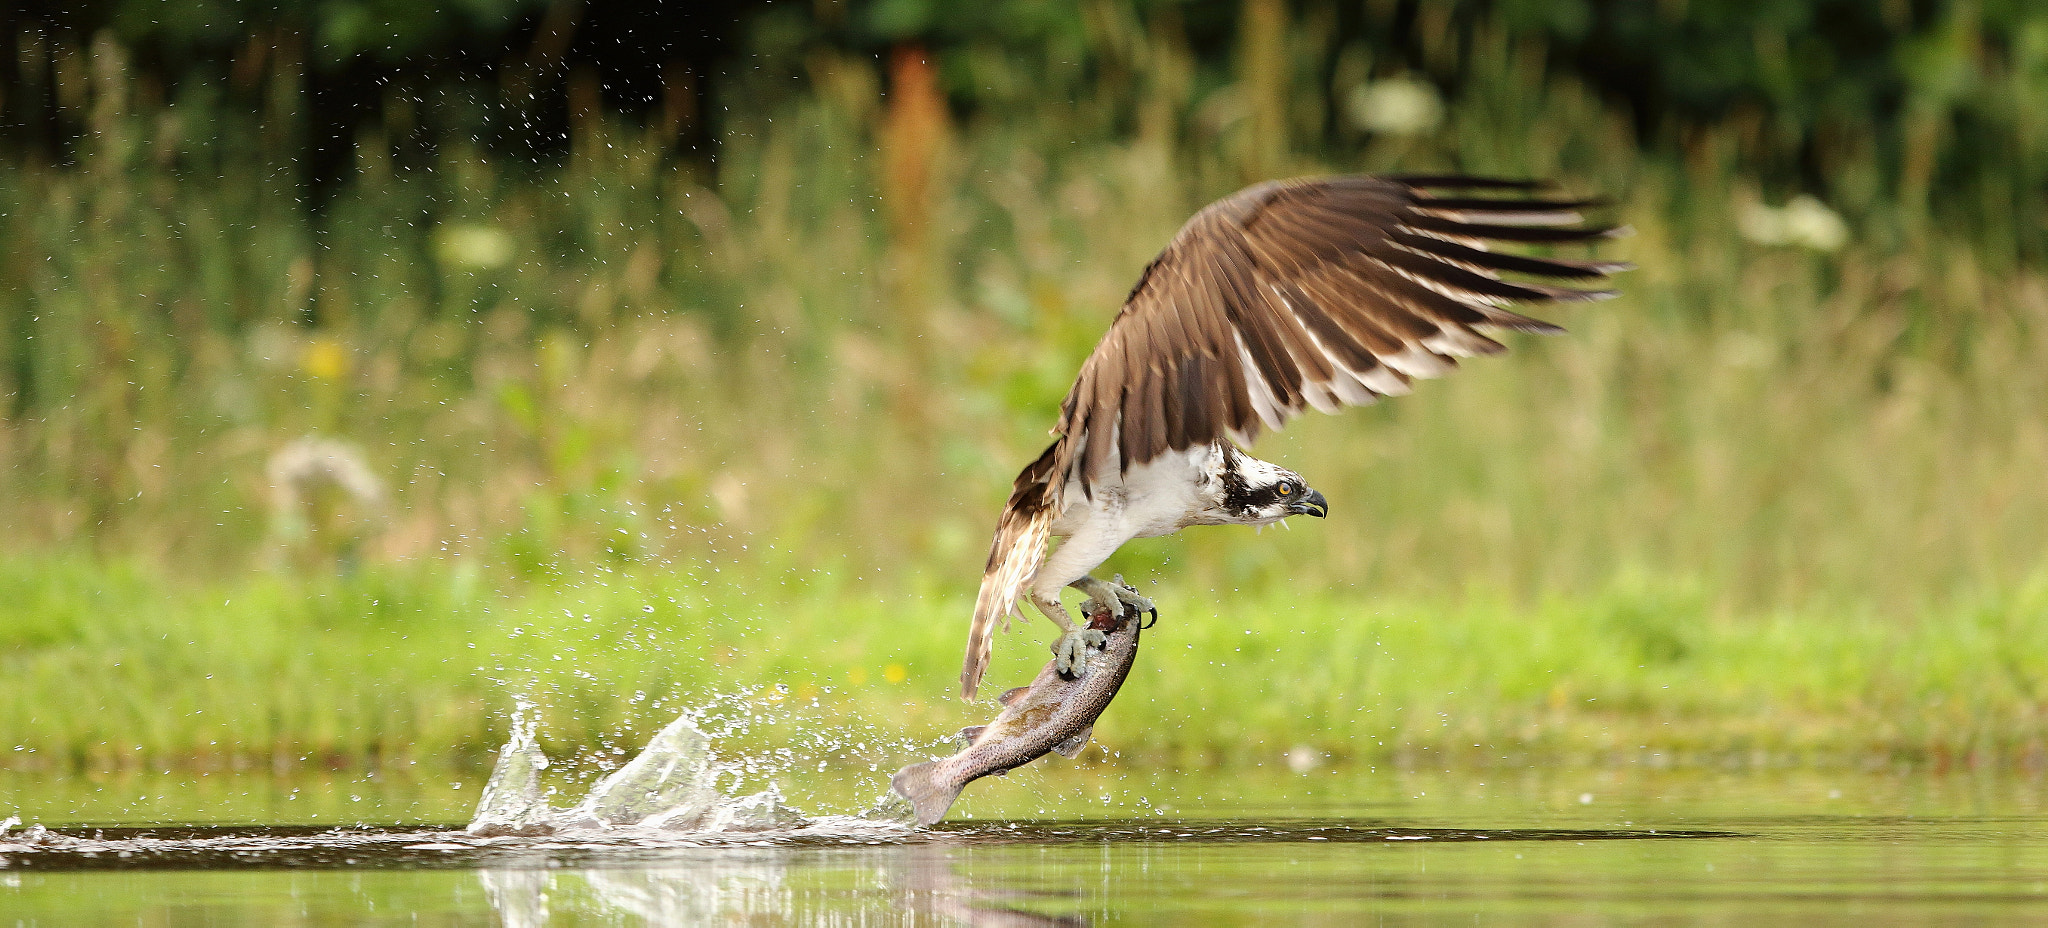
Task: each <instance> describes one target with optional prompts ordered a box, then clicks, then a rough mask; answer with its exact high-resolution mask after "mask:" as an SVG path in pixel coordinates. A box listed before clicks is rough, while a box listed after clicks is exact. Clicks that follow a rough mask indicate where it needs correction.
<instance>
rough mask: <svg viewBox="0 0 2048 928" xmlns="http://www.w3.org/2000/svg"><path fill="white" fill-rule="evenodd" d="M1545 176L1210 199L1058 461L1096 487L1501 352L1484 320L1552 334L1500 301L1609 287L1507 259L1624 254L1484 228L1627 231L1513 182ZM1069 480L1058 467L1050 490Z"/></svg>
mask: <svg viewBox="0 0 2048 928" xmlns="http://www.w3.org/2000/svg"><path fill="white" fill-rule="evenodd" d="M1542 186H1543V185H1542V184H1540V183H1536V182H1529V181H1501V180H1492V179H1486V178H1460V177H1419V178H1408V179H1405V180H1403V179H1388V178H1375V177H1360V176H1348V177H1330V178H1315V179H1303V180H1291V181H1275V182H1270V183H1265V184H1259V185H1257V186H1254V187H1250V188H1247V189H1245V190H1242V191H1239V192H1238V193H1236V194H1234V195H1232V196H1229V197H1226V198H1224V199H1222V200H1219V201H1217V202H1216V203H1214V204H1212V205H1210V206H1209V207H1208V208H1206V209H1204V210H1202V211H1201V212H1200V213H1197V214H1196V215H1195V217H1194V218H1193V219H1190V220H1189V221H1188V223H1187V225H1186V226H1184V227H1183V228H1182V229H1181V231H1180V234H1178V235H1177V236H1175V237H1174V240H1173V242H1172V243H1171V244H1169V245H1167V247H1166V250H1165V251H1163V252H1161V253H1160V255H1159V257H1158V258H1157V259H1155V260H1154V261H1153V262H1152V263H1151V264H1150V265H1148V266H1147V267H1146V269H1145V273H1144V275H1143V276H1142V277H1141V278H1140V279H1139V281H1138V285H1137V287H1135V288H1134V289H1133V290H1132V291H1131V295H1130V297H1129V298H1128V299H1127V300H1126V301H1125V303H1124V308H1123V311H1122V312H1120V313H1119V314H1118V315H1117V318H1116V321H1115V322H1114V323H1112V324H1111V326H1110V329H1109V332H1108V333H1107V334H1106V335H1105V336H1104V337H1103V339H1102V342H1101V343H1100V344H1098V345H1097V346H1096V348H1095V351H1094V353H1093V354H1091V355H1089V357H1088V360H1087V362H1086V363H1085V364H1083V365H1082V367H1081V373H1080V376H1079V377H1078V378H1077V380H1076V382H1075V385H1074V391H1073V393H1072V394H1071V395H1069V396H1068V398H1067V402H1066V404H1065V405H1064V406H1063V407H1062V415H1061V417H1060V424H1059V427H1058V428H1057V429H1055V431H1056V432H1057V433H1059V434H1060V436H1061V439H1060V441H1058V442H1056V443H1055V444H1054V446H1053V447H1052V449H1050V451H1049V453H1050V454H1051V455H1052V456H1053V459H1054V460H1053V462H1052V465H1053V467H1054V469H1055V470H1056V471H1057V472H1058V473H1059V474H1061V475H1064V476H1065V477H1066V478H1068V479H1072V480H1075V481H1078V483H1079V485H1080V486H1081V487H1083V488H1084V490H1085V489H1087V488H1090V487H1092V485H1093V483H1094V482H1095V481H1097V480H1101V479H1104V478H1106V477H1110V476H1113V475H1114V474H1116V473H1119V472H1122V471H1126V470H1128V469H1129V468H1131V467H1133V466H1135V465H1138V464H1143V463H1145V462H1148V461H1151V460H1153V459H1154V458H1157V457H1159V456H1160V455H1162V454H1165V453H1166V452H1168V451H1178V450H1185V449H1187V448H1190V447H1194V446H1196V445H1200V444H1204V443H1207V442H1214V441H1219V440H1222V439H1225V438H1230V439H1235V440H1237V441H1240V442H1249V441H1251V440H1252V439H1253V438H1256V437H1257V435H1258V433H1259V432H1260V431H1261V429H1262V428H1278V427H1280V426H1281V425H1283V424H1285V423H1286V421H1287V420H1289V419H1291V418H1293V417H1294V416H1295V415H1298V414H1299V413H1300V412H1301V411H1302V410H1303V409H1305V408H1307V407H1308V406H1311V405H1313V406H1316V407H1318V408H1324V409H1330V410H1334V409H1336V408H1338V407H1339V406H1343V405H1360V404H1363V403H1368V402H1372V401H1373V400H1374V399H1375V398H1377V397H1379V396H1383V395H1387V394H1390V393H1402V392H1406V390H1407V384H1408V381H1409V379H1410V378H1411V377H1434V376H1438V375H1440V374H1443V373H1445V372H1446V371H1448V370H1450V369H1451V368H1453V367H1455V366H1456V358H1458V357H1461V356H1469V355H1475V354H1492V353H1496V352H1498V351H1501V350H1503V349H1502V346H1501V345H1500V343H1499V342H1496V341H1494V340H1492V339H1490V338H1487V337H1486V336H1485V335H1483V334H1481V333H1480V332H1479V331H1477V330H1479V329H1511V330H1517V331H1536V332H1555V331H1558V329H1557V327H1556V326H1553V325H1551V324H1549V323H1546V322H1542V321H1539V320H1535V319H1530V318H1528V317H1526V316H1522V315H1518V314H1516V313H1514V312H1511V311H1508V310H1506V309H1504V308H1502V307H1503V306H1505V305H1507V304H1511V303H1555V302H1567V301H1578V300H1592V299H1602V298H1605V297H1609V296H1612V295H1613V292H1612V291H1607V290H1575V289H1571V288H1567V287H1558V286H1552V285H1549V284H1541V283H1534V282H1529V281H1527V280H1508V279H1504V278H1502V276H1501V274H1502V272H1506V273H1512V274H1517V275H1522V276H1523V277H1524V278H1527V277H1545V278H1551V279H1591V278H1600V277H1605V276H1606V275H1608V274H1612V273H1615V272H1617V271H1622V270H1626V269H1628V267H1629V266H1628V265H1627V264H1623V263H1620V262H1593V261H1565V260H1560V259H1553V258H1535V257H1528V256H1523V255H1513V254H1500V253H1496V252H1493V251H1490V250H1488V249H1487V247H1486V245H1487V242H1488V241H1490V240H1499V241H1513V242H1537V243H1564V242H1586V241H1592V240H1595V239H1600V238H1606V237H1611V236H1613V235H1615V234H1618V231H1617V230H1616V229H1614V228H1613V227H1606V226H1579V225H1576V223H1578V222H1579V221H1580V215H1579V214H1580V211H1581V210H1582V209H1584V208H1585V207H1588V206H1591V205H1595V204H1594V201H1587V200H1554V199H1542V198H1539V197H1534V196H1517V195H1516V194H1518V193H1522V192H1533V191H1536V190H1539V189H1541V188H1542ZM1432 188H1449V189H1455V190H1464V191H1473V190H1476V191H1486V192H1488V195H1482V196H1474V195H1466V194H1458V195H1452V196H1435V195H1432V194H1431V192H1430V190H1431V189H1432ZM1496 194H1500V195H1503V196H1500V197H1499V198H1496V197H1495V196H1494V195H1496ZM1064 485H1065V481H1064V480H1054V479H1050V478H1049V481H1048V487H1049V489H1050V490H1051V491H1052V493H1053V495H1054V496H1055V497H1056V496H1057V495H1058V490H1059V489H1060V488H1061V487H1063V486H1064ZM1055 502H1056V500H1055Z"/></svg>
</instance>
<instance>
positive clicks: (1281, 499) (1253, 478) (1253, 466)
mask: <svg viewBox="0 0 2048 928" xmlns="http://www.w3.org/2000/svg"><path fill="white" fill-rule="evenodd" d="M1226 448H1227V446H1226ZM1217 476H1218V478H1219V480H1218V483H1219V484H1220V486H1221V488H1222V491H1223V494H1222V499H1221V500H1220V501H1219V502H1218V503H1217V504H1216V507H1215V508H1217V509H1218V510H1221V512H1220V515H1222V517H1223V521H1226V522H1229V523H1232V524H1236V525H1271V524H1273V523H1275V522H1278V521H1280V520H1281V519H1285V518H1287V517H1288V516H1315V517H1316V518H1318V519H1321V518H1323V517H1325V516H1328V515H1329V514H1330V504H1329V501H1328V500H1325V499H1323V494H1321V493H1318V492H1316V491H1314V490H1312V489H1309V486H1308V482H1307V481H1305V480H1303V479H1301V475H1300V474H1297V473H1295V472H1293V471H1291V470H1288V469H1287V468H1285V467H1281V466H1279V465H1278V464H1270V463H1267V462H1265V461H1261V460H1259V459H1258V458H1255V457H1252V456H1251V455H1248V454H1245V453H1243V452H1240V451H1238V450H1236V449H1235V448H1227V450H1226V451H1225V453H1224V456H1223V467H1222V470H1221V472H1220V473H1219V474H1218V475H1217Z"/></svg>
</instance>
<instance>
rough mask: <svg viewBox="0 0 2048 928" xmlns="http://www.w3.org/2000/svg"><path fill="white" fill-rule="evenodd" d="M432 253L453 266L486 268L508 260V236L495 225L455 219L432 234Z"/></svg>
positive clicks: (509, 253)
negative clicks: (455, 222) (456, 221)
mask: <svg viewBox="0 0 2048 928" xmlns="http://www.w3.org/2000/svg"><path fill="white" fill-rule="evenodd" d="M434 255H435V256H436V257H438V258H440V259H441V261H442V263H444V264H448V265H450V266H453V267H460V268H473V269H477V270H487V269H489V268H494V267H504V266H505V265H506V264H509V263H511V261H512V236H510V235H506V234H505V233H504V231H503V230H500V229H498V228H497V227H496V226H487V225H481V224H477V223H459V224H456V225H448V226H443V227H441V229H440V232H439V234H438V235H435V236H434Z"/></svg>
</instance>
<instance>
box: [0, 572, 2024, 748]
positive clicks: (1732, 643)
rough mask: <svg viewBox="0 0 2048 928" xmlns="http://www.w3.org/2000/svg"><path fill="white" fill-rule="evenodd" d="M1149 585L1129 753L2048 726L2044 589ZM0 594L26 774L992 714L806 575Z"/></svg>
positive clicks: (575, 744) (30, 587)
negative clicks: (1814, 598) (1722, 613)
mask: <svg viewBox="0 0 2048 928" xmlns="http://www.w3.org/2000/svg"><path fill="white" fill-rule="evenodd" d="M1248 543H1249V542H1248ZM1154 592H1155V593H1156V594H1157V596H1158V598H1159V601H1160V604H1161V608H1162V612H1163V615H1164V617H1163V618H1162V620H1161V623H1160V624H1159V626H1157V628H1155V629H1154V630H1153V631H1152V632H1150V633H1148V635H1147V637H1146V639H1145V644H1144V649H1143V651H1142V653H1141V657H1140V660H1139V664H1138V666H1137V668H1136V670H1135V671H1134V672H1133V677H1132V679H1131V681H1130V682H1129V683H1128V684H1127V685H1126V688H1125V690H1124V692H1123V694H1122V695H1121V696H1120V697H1119V700H1118V702H1117V703H1116V704H1115V706H1114V708H1113V710H1112V711H1111V712H1110V713H1109V714H1108V715H1106V716H1105V717H1104V719H1103V722H1102V724H1101V727H1100V728H1099V729H1098V735H1097V737H1098V739H1099V740H1100V742H1101V743H1102V744H1103V745H1104V746H1106V747H1107V748H1109V749H1111V750H1114V751H1116V752H1118V754H1119V755H1120V756H1121V757H1122V758H1124V759H1125V761H1126V762H1135V763H1140V764H1169V765H1174V766H1181V767H1190V766H1192V767H1205V766H1226V767H1227V766H1232V765H1245V764H1250V763H1258V762H1264V763H1277V762H1279V761H1280V760H1281V758H1282V757H1283V756H1284V755H1285V754H1286V753H1287V752H1289V751H1291V750H1295V749H1297V748H1307V749H1309V750H1312V751H1314V752H1317V753H1319V754H1324V755H1328V756H1329V758H1330V759H1331V760H1334V761H1337V762H1347V763H1356V764H1369V765H1375V766H1381V765H1390V766H1396V767H1414V766H1427V765H1431V764H1434V763H1438V762H1442V763H1451V764H1476V765H1482V766H1484V765H1518V764H1524V763H1538V762H1540V763H1550V764H1556V763H1569V764H1587V763H1593V764H1611V763H1654V764H1672V765H1687V764H1724V763H1737V764H1745V765H1746V764H1758V763H1762V764H1770V765H1782V764H1791V763H1807V762H1815V763H1824V764H1837V765H1839V764H1850V765H1866V764H1878V765H1890V764H1895V763H1906V764H1914V765H1922V764H1931V765H1937V766H1941V765H1973V766H1974V765H1986V764H1989V765H2005V764H2013V763H2031V762H2038V760H2039V759H2040V756H2041V752H2042V751H2043V750H2044V735H2048V729H2044V724H2043V719H2042V717H2041V708H2040V707H2041V705H2042V703H2043V697H2044V695H2048V692H2044V686H2048V586H2044V585H2038V584H2037V585H2035V586H2033V587H2030V588H2028V589H2027V590H2026V591H2024V592H2022V593H2021V594H2019V595H2016V596H2015V597H2013V598H2010V599H2008V600H2005V601H1982V602H1971V603H1955V604H1952V605H1951V607H1950V608H1948V609H1947V610H1945V611H1944V612H1943V613H1942V614H1941V615H1939V616H1930V617H1929V620H1927V621H1921V622H1913V623H1899V622H1893V621H1883V620H1879V619H1877V618H1876V617H1874V616H1873V615H1870V614H1868V613H1862V614H1859V613H1853V612H1833V613H1831V612H1794V611H1784V612H1774V613H1768V614H1759V615H1755V616H1748V617H1743V618H1739V619H1716V618H1713V617H1711V616H1709V615H1708V614H1707V610H1706V606H1705V599H1704V597H1703V596H1702V594H1701V593H1700V591H1699V590H1698V589H1697V588H1696V587H1689V586H1687V585H1685V584H1680V583H1672V582H1667V581H1658V580H1655V579H1653V578H1636V579H1633V580H1630V581H1626V582H1622V583H1618V584H1617V585H1616V586H1614V587H1613V588H1611V589H1609V590H1607V591H1605V592H1603V593H1601V594H1599V595H1597V596H1594V597H1590V598H1583V599H1574V600H1570V601H1552V602H1546V603H1542V604H1538V605H1535V606H1519V605H1516V604H1514V603H1513V602H1512V601H1510V600H1508V599H1506V598H1503V597H1483V596H1473V597H1468V598H1467V599H1466V600H1465V601H1463V602H1447V601H1439V602H1430V601H1422V600H1398V599H1393V598H1387V597H1372V596H1363V595H1359V594H1357V593H1355V592H1346V591H1340V590H1330V589H1324V588H1315V587H1308V586H1297V587H1281V586H1276V587H1270V588H1265V589H1261V590H1258V591H1254V592H1242V593H1236V592H1227V591H1226V592H1222V593H1220V594H1213V595H1212V594H1211V593H1209V592H1208V591H1205V590H1196V589H1186V588H1182V587H1178V586H1175V585H1173V584H1171V583H1167V582H1164V581H1162V582H1161V583H1159V584H1158V585H1157V586H1156V587H1154ZM0 602H4V603H5V605H4V606H0V628H4V629H5V631H4V632H0V672H4V674H5V675H6V678H7V679H8V680H9V682H10V685H9V686H8V687H7V688H6V689H5V690H0V731H5V732H6V733H7V736H6V743H4V744H0V751H5V752H6V753H4V754H0V757H4V758H5V759H6V761H5V762H6V765H7V766H10V767H15V768H21V769H31V770H33V769H43V770H52V771H68V770H77V769H86V770H95V769H113V770H119V769H133V770H156V769H160V768H161V769H193V768H196V769H202V770H240V769H252V768H254V769H276V770H280V771H298V770H303V769H307V768H315V769H317V768H324V767H347V768H356V767H360V766H364V765H370V766H381V767H385V768H389V769H404V768H409V767H412V766H414V765H418V764H424V765H426V768H427V769H437V770H438V769H454V770H458V771H460V770H475V769H478V768H481V767H483V766H485V765H487V764H488V760H489V755H490V752H491V751H492V750H493V749H495V747H496V746H497V744H498V743H499V742H500V741H501V740H502V738H503V737H504V734H505V724H506V712H507V710H508V709H509V708H510V706H511V704H512V702H513V699H514V697H515V695H520V696H524V697H526V698H529V699H532V700H533V701H534V702H535V703H536V705H537V706H538V707H539V710H540V711H541V713H542V715H543V720H544V734H545V736H546V738H547V747H548V749H549V750H550V752H551V753H553V754H555V755H556V756H572V757H575V758H577V759H579V760H581V761H586V762H592V763H585V764H583V765H582V766H583V767H584V770H583V775H585V776H587V775H588V774H589V773H590V772H591V771H593V770H595V769H597V768H598V767H600V766H603V765H604V764H605V763H607V762H611V761H616V760H617V759H618V758H620V757H621V756H622V752H625V751H628V750H631V749H637V747H638V746H639V745H640V744H641V743H642V742H643V741H644V739H645V738H646V737H647V736H649V735H651V734H652V732H653V731H654V729H656V728H658V727H659V726H660V725H662V724H664V723H666V721H667V720H668V719H669V718H671V717H673V715H674V714H675V713H677V712H679V711H684V710H691V709H694V710H698V711H701V712H702V713H703V715H704V717H705V718H706V719H707V725H708V726H709V727H711V728H713V729H714V730H715V731H719V732H722V733H723V737H722V743H723V744H724V745H725V750H726V751H727V753H728V754H729V755H731V756H749V757H752V758H754V759H755V762H756V763H757V764H758V765H759V766H760V770H761V772H762V774H763V775H773V774H775V773H776V772H777V771H785V770H791V769H800V768H801V766H802V765H804V764H808V763H812V762H816V761H830V762H832V763H834V764H838V765H840V769H854V768H852V767H848V766H846V765H848V764H849V763H852V762H854V761H865V762H870V763H873V764H875V765H877V766H879V767H882V768H888V769H894V765H896V764H898V763H900V762H901V760H902V758H903V757H905V756H907V755H910V754H913V753H915V752H916V751H919V750H923V749H925V748H928V747H930V746H932V745H933V744H934V743H935V739H937V738H939V737H941V736H942V735H944V734H945V733H947V732H950V731H952V730H953V729H955V728H957V727H959V726H961V725H965V724H972V723H976V722H978V721H981V720H982V719H983V717H984V716H986V715H988V714H989V713H990V711H991V710H990V709H988V708H987V707H986V706H985V705H984V706H980V707H968V706H965V705H962V704H960V703H959V702H957V701H956V700H954V699H952V698H951V694H952V692H953V690H954V686H955V678H956V676H957V673H958V668H959V648H960V645H959V637H960V636H959V615H960V613H961V610H962V609H964V608H965V607H966V606H967V604H968V602H967V599H966V598H965V596H964V595H962V596H936V597H915V598H908V599H901V600H899V599H893V598H890V597H887V596H880V595H875V593H874V591H873V590H872V589H868V588H865V587H863V586H861V585H858V584H851V583H847V582H844V581H841V580H838V579H835V578H833V577H830V576H820V575H813V574H810V572H808V571H804V570H790V571H787V572H783V573H776V572H773V571H768V572H763V571H758V570H753V569H748V568H743V567H739V566H732V565H728V568H727V569H725V570H722V571H712V570H708V569H697V570H682V571H675V572H644V573H592V574H590V575H588V576H585V577H582V578H578V579H577V580H575V581H573V582H569V583H563V584H553V585H536V586H533V587H529V588H527V589H526V590H524V591H521V592H514V593H510V594H504V595H501V594H498V593H495V592H492V591H490V590H488V589H487V588H485V587H484V586H483V585H481V584H479V583H478V582H477V580H476V578H475V577H474V576H473V575H467V574H465V573H463V572H461V571H460V570H444V569H435V570H417V571H413V572H411V573H399V572H384V571H377V572H366V573H364V574H361V575H358V576H355V577H353V578H351V579H348V580H330V581H325V582H320V583H314V584H304V583H300V582H297V581H294V580H292V579H289V578H285V577H265V578H258V579H255V580H250V581H242V582H236V583H230V584H204V585H198V586H188V585H184V584H180V583H175V582H171V581H169V580H166V579H164V578H161V577H151V576H150V575H148V574H147V573H142V572H124V571H118V570H114V571H110V570H108V569H107V568H106V567H105V566H104V565H98V564H90V563H74V562H68V561H20V560H9V561H6V562H4V564H0ZM1040 624H1041V625H1042V624H1043V623H1040ZM1047 629H1049V626H1046V627H1045V628H1040V627H1035V626H1034V627H1032V628H1029V629H1027V630H1026V633H1024V634H1017V635H1011V636H1005V637H1003V638H1001V639H1000V640H999V649H998V652H997V657H998V662H997V665H996V667H995V669H994V671H993V672H992V681H993V682H994V683H996V684H997V685H1002V686H1006V685H1010V681H1015V682H1019V683H1021V682H1024V681H1025V680H1026V679H1027V678H1028V677H1029V675H1030V674H1032V673H1034V672H1035V671H1036V668H1037V667H1038V665H1039V664H1041V663H1042V662H1043V656H1044V650H1043V644H1042V640H1043V639H1045V638H1046V635H1044V634H1043V632H1045V631H1046V630H1047Z"/></svg>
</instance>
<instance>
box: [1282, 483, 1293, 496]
mask: <svg viewBox="0 0 2048 928" xmlns="http://www.w3.org/2000/svg"><path fill="white" fill-rule="evenodd" d="M1292 492H1294V488H1293V487H1290V486H1288V485H1287V484H1284V483H1283V484H1281V485H1280V495H1281V496H1286V495H1287V494H1289V493H1292Z"/></svg>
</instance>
